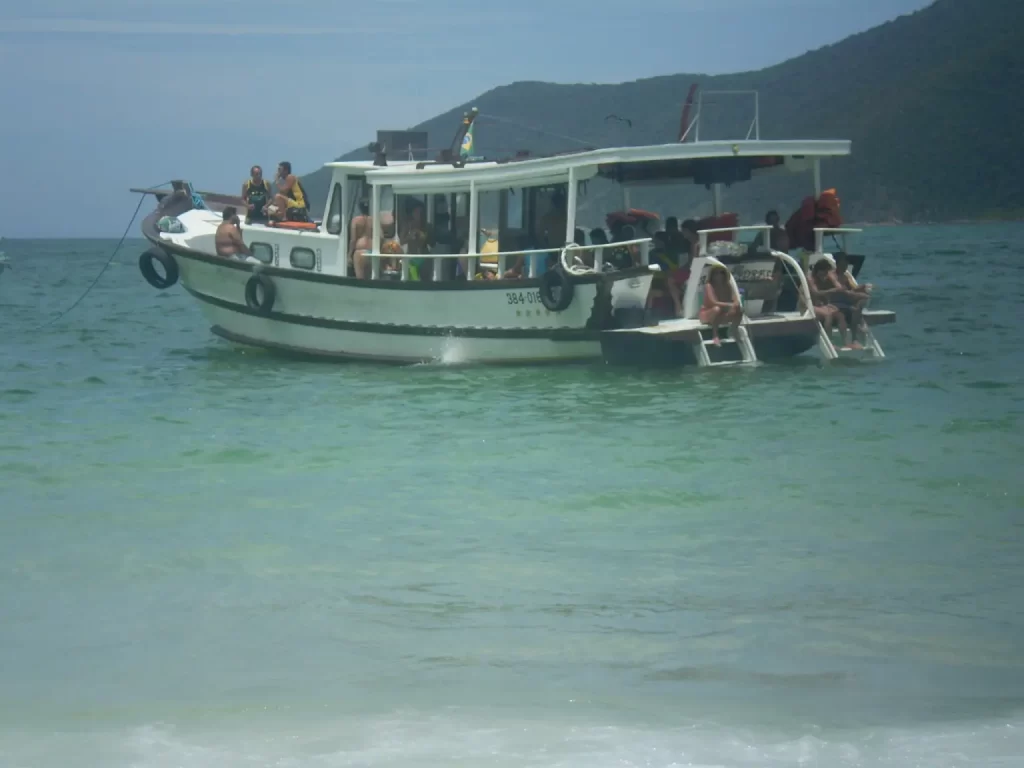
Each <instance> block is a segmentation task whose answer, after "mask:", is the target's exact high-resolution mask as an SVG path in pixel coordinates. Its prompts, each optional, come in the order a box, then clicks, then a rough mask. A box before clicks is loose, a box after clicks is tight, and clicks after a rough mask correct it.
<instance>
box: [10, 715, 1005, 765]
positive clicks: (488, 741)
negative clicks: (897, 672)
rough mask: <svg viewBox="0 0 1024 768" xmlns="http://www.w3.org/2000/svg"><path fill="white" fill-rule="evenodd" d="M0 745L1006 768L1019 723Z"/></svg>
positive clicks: (173, 755)
mask: <svg viewBox="0 0 1024 768" xmlns="http://www.w3.org/2000/svg"><path fill="white" fill-rule="evenodd" d="M0 745H2V746H0V765H2V766H4V767H5V768H7V767H8V766H10V767H11V768H22V766H24V767H25V768H28V767H29V766H31V768H51V766H52V767H53V768H56V767H57V766H61V767H63V766H68V765H75V766H77V767H79V768H89V767H90V766H97V767H98V766H104V767H105V768H120V767H121V766H123V767H124V768H129V767H130V768H183V767H185V766H187V767H188V768H242V767H249V766H275V767H277V768H301V767H304V766H314V767H316V768H335V767H342V766H385V767H390V766H396V767H397V766H415V767H417V768H419V767H421V766H496V767H498V768H504V767H505V766H530V767H531V768H539V767H541V766H545V767H547V766H550V767H551V768H584V767H585V768H606V767H607V768H613V767H614V768H632V767H633V766H636V767H638V768H639V767H640V766H643V767H644V768H681V767H682V766H688V767H690V768H754V766H757V767H758V768H776V767H779V768H781V767H782V766H786V767H787V768H789V767H791V766H801V767H802V766H807V767H817V766H821V768H825V767H831V766H851V767H852V766H858V768H876V767H877V768H883V767H887V766H911V765H914V766H918V765H919V766H928V768H953V766H967V765H979V766H981V765H984V766H987V768H1009V766H1020V765H1024V720H1021V719H1019V718H1018V719H1016V720H1015V721H1014V722H1011V723H987V724H949V725H941V724H933V725H929V726H922V727H920V728H916V729H881V730H870V731H864V730H862V731H850V732H844V733H840V732H833V733H826V732H815V733H805V734H803V735H799V736H796V735H792V734H790V735H785V734H779V733H769V732H757V731H748V730H740V729H730V728H724V727H719V726H715V725H711V724H700V723H691V724H687V725H682V726H679V727H676V728H672V729H667V730H665V729H661V730H656V729H642V728H635V727H617V726H612V725H599V724H579V723H564V724H562V725H559V724H557V723H554V722H551V721H540V720H518V721H514V722H507V721H506V722H486V721H481V720H480V719H478V718H471V719H470V720H469V721H466V720H464V719H461V718H459V717H456V716H452V715H445V716H437V717H412V716H410V717H394V718H377V719H371V720H339V721H335V722H333V723H319V724H317V725H315V726H313V725H310V724H306V725H302V726H292V727H289V728H269V727H263V726H262V724H261V725H260V726H259V727H256V726H251V727H249V728H248V729H246V730H239V729H232V730H218V731H210V730H202V731H198V730H190V731H189V732H185V731H184V730H182V729H179V728H175V727H173V726H169V725H150V726H146V727H141V728H134V729H130V730H126V731H106V732H99V731H93V732H81V731H79V732H76V733H67V734H62V735H59V736H56V737H55V735H53V734H46V735H45V736H44V737H42V738H41V739H31V738H30V737H28V735H27V734H25V733H24V732H21V733H19V734H17V735H15V734H13V733H10V734H6V735H4V734H0Z"/></svg>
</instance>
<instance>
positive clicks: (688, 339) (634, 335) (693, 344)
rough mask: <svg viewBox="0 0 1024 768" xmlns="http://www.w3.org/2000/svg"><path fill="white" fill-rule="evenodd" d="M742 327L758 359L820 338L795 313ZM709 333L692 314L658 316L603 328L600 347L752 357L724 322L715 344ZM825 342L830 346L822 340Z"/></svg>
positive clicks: (657, 357)
mask: <svg viewBox="0 0 1024 768" xmlns="http://www.w3.org/2000/svg"><path fill="white" fill-rule="evenodd" d="M864 320H865V322H866V324H867V325H868V326H869V327H870V326H875V325H888V324H890V323H894V322H896V313H895V312H892V311H890V310H866V311H865V312H864ZM742 327H743V329H744V331H745V334H746V336H747V337H748V338H749V343H750V344H752V345H753V348H754V350H755V353H754V354H756V359H757V360H766V359H773V358H782V357H792V356H794V355H798V354H801V353H802V352H806V351H807V350H809V349H811V348H812V347H814V346H815V345H816V344H820V343H821V342H820V338H821V335H822V331H821V326H820V325H819V324H818V321H817V320H816V319H814V318H813V317H809V316H807V315H805V314H801V313H799V312H778V313H772V314H765V315H758V316H756V317H751V318H748V319H747V322H746V323H745V324H744V325H743V326H742ZM710 332H711V326H709V325H707V324H705V323H702V322H701V321H700V320H698V319H695V318H694V319H676V320H663V321H661V322H660V323H658V324H657V325H649V326H644V327H639V328H616V329H614V330H608V331H604V332H603V333H602V334H601V349H602V353H603V355H604V358H605V362H608V363H613V364H630V365H636V364H642V365H647V364H655V365H663V364H666V365H678V364H689V365H692V364H697V365H718V364H723V363H739V362H744V361H745V360H746V359H750V360H754V359H755V358H754V354H750V353H749V351H748V353H747V354H746V356H745V355H744V354H743V352H742V350H741V346H742V345H741V344H737V343H736V341H742V340H741V339H736V340H734V339H732V338H730V337H731V333H730V331H729V329H728V327H727V326H726V327H723V328H722V329H721V333H722V335H723V339H722V343H723V346H722V348H720V349H716V348H713V347H709V346H708V344H709V341H708V339H709V334H710ZM700 347H704V348H706V350H707V356H705V355H704V353H701V352H700V351H699V349H700ZM826 347H828V348H831V345H830V344H826ZM847 352H848V351H847V350H842V351H841V352H838V351H834V352H833V353H832V356H833V357H836V356H840V357H847V356H850V355H848V354H847ZM880 354H881V353H880V352H879V355H880ZM861 356H864V355H863V354H862V355H861ZM702 358H703V361H702Z"/></svg>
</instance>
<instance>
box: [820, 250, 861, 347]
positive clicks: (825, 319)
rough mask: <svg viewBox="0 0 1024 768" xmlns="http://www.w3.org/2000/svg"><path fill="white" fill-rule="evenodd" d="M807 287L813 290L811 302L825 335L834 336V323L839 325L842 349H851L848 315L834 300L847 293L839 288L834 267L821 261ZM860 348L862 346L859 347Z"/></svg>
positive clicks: (826, 261) (826, 260) (843, 296)
mask: <svg viewBox="0 0 1024 768" xmlns="http://www.w3.org/2000/svg"><path fill="white" fill-rule="evenodd" d="M809 278H810V279H809V280H808V281H807V287H808V288H810V289H811V302H812V303H813V304H814V316H815V317H816V318H817V319H818V322H820V323H821V324H822V326H823V327H824V328H825V333H827V334H829V336H830V337H831V335H832V322H833V321H836V322H838V323H839V335H840V337H841V338H842V342H843V346H842V349H850V346H849V342H848V341H847V336H848V331H847V327H846V315H844V314H843V311H842V310H841V309H840V308H839V307H837V306H836V305H835V304H833V303H831V302H832V300H833V299H842V298H845V296H846V291H845V290H843V289H842V288H840V287H839V285H838V284H837V283H836V281H835V278H834V277H833V275H832V265H831V264H830V263H829V261H828V259H819V260H818V261H816V262H814V266H813V267H811V274H810V275H809ZM857 346H858V347H859V346H860V345H857Z"/></svg>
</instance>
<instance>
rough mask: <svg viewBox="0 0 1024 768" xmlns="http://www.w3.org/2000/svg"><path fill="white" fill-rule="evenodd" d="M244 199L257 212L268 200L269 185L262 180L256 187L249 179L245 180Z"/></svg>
mask: <svg viewBox="0 0 1024 768" xmlns="http://www.w3.org/2000/svg"><path fill="white" fill-rule="evenodd" d="M245 192H246V199H247V200H248V201H249V203H250V204H251V205H252V206H253V207H254V208H255V209H256V210H257V211H258V210H259V209H260V208H262V207H263V206H264V205H266V204H267V201H268V200H269V199H270V184H269V183H268V182H267V180H266V179H262V180H261V181H260V183H259V185H258V186H257V185H256V184H255V183H253V180H252V179H251V178H249V179H246V180H245Z"/></svg>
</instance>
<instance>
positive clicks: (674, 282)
mask: <svg viewBox="0 0 1024 768" xmlns="http://www.w3.org/2000/svg"><path fill="white" fill-rule="evenodd" d="M765 224H767V225H768V226H769V227H770V229H769V230H768V238H767V239H768V247H769V248H770V249H771V250H773V251H781V252H783V253H788V252H789V251H790V250H791V247H790V237H789V234H788V232H787V231H786V229H785V228H784V227H783V226H781V224H780V218H779V214H778V212H776V211H769V212H768V213H767V214H766V216H765ZM698 228H699V224H698V223H697V222H696V221H694V220H692V219H688V220H686V221H684V222H683V223H682V225H680V224H679V223H678V219H676V218H675V217H669V218H668V219H666V220H665V229H664V230H659V231H657V232H655V233H654V235H653V237H652V242H653V247H652V250H651V261H652V263H656V264H658V266H659V267H660V268H661V270H660V272H659V273H658V275H657V277H656V278H655V282H654V285H653V286H652V288H653V290H652V296H655V297H656V296H657V295H658V294H659V292H660V293H662V294H667V295H668V297H669V298H670V299H671V302H672V305H673V309H674V310H675V315H676V317H681V316H682V314H683V312H682V301H681V295H682V292H683V289H684V286H685V285H686V283H687V281H688V280H689V279H690V271H691V265H692V262H693V260H694V258H696V257H697V255H698V251H699V235H698ZM764 246H765V233H764V232H763V231H762V232H759V233H758V235H757V237H756V238H755V239H754V241H753V242H752V243H750V245H749V250H750V252H755V251H760V250H761V249H763V248H764ZM849 267H850V262H849V258H848V257H847V255H846V254H845V253H838V254H836V256H835V265H834V266H833V264H832V262H831V261H830V260H829V259H824V258H823V259H820V260H818V261H816V262H815V263H814V265H813V266H812V267H811V268H810V269H809V270H807V272H806V278H807V284H808V288H809V289H810V295H811V302H812V308H813V311H814V315H815V317H816V318H817V319H818V321H819V322H820V323H821V324H822V326H823V327H824V328H825V330H826V332H828V333H831V331H832V327H833V325H838V327H839V332H840V334H841V336H842V344H843V347H842V348H843V349H860V348H861V347H862V345H861V343H860V342H859V341H858V340H857V336H858V332H859V330H860V328H861V317H862V313H863V311H864V307H865V305H866V304H867V302H868V300H869V299H870V297H871V291H872V286H871V285H870V284H865V285H858V283H857V281H856V280H855V279H854V277H853V275H852V274H851V273H850V271H849ZM782 274H783V269H782V266H781V264H776V268H775V271H774V273H773V276H772V280H773V281H774V282H776V283H780V282H781V279H782ZM699 317H700V320H701V322H702V323H705V324H706V325H709V326H711V330H712V341H713V343H714V344H716V345H719V344H720V343H721V339H720V338H719V335H718V329H719V327H720V326H722V325H731V326H733V327H735V326H737V325H739V324H740V322H741V321H742V319H743V308H742V305H741V302H740V297H739V296H738V295H737V293H736V289H735V286H734V283H733V281H732V280H731V278H730V275H729V272H728V270H727V269H726V268H724V267H721V266H714V267H712V269H711V271H710V273H709V275H708V280H707V282H706V284H705V286H704V290H703V294H702V297H701V309H700V311H699Z"/></svg>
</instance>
